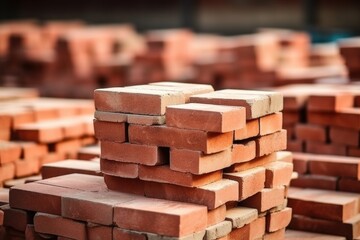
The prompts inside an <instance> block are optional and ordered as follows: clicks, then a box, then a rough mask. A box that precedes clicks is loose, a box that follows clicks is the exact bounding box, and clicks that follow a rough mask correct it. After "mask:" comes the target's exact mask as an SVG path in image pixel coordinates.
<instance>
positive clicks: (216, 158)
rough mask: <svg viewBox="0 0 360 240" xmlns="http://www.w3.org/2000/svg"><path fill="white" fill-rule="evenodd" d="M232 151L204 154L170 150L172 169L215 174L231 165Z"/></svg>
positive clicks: (185, 150)
mask: <svg viewBox="0 0 360 240" xmlns="http://www.w3.org/2000/svg"><path fill="white" fill-rule="evenodd" d="M231 163H232V161H231V150H230V148H229V149H226V150H224V151H221V152H217V153H212V154H204V153H203V152H201V151H192V150H187V149H176V148H172V149H170V169H172V170H174V171H179V172H189V173H192V174H204V173H209V172H214V171H217V170H220V169H223V168H225V167H229V166H230V165H231Z"/></svg>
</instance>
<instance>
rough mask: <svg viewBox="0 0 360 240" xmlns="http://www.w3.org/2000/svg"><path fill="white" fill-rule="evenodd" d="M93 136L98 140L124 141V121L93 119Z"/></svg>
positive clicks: (125, 138)
mask: <svg viewBox="0 0 360 240" xmlns="http://www.w3.org/2000/svg"><path fill="white" fill-rule="evenodd" d="M94 129H95V137H96V138H97V139H98V140H100V141H112V142H125V141H126V140H127V136H126V135H127V133H126V123H123V122H120V123H118V122H103V121H98V120H96V119H94Z"/></svg>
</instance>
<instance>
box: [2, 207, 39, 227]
mask: <svg viewBox="0 0 360 240" xmlns="http://www.w3.org/2000/svg"><path fill="white" fill-rule="evenodd" d="M1 210H2V211H3V212H4V223H3V225H4V226H5V227H11V228H13V229H15V230H17V231H21V232H25V229H26V226H27V224H29V223H32V219H33V217H34V216H33V215H34V214H33V213H30V212H26V211H24V210H21V209H14V208H10V206H9V205H4V206H1Z"/></svg>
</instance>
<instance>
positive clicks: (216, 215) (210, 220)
mask: <svg viewBox="0 0 360 240" xmlns="http://www.w3.org/2000/svg"><path fill="white" fill-rule="evenodd" d="M225 216H226V205H225V204H224V205H221V206H220V207H217V208H215V209H213V210H209V211H208V214H207V226H208V227H209V226H212V225H215V224H217V223H219V222H222V221H224V220H225Z"/></svg>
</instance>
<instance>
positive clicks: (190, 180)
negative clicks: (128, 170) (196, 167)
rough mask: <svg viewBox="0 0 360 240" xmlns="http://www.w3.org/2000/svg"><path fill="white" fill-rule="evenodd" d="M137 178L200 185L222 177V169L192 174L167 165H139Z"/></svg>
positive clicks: (184, 184)
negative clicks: (172, 168)
mask: <svg viewBox="0 0 360 240" xmlns="http://www.w3.org/2000/svg"><path fill="white" fill-rule="evenodd" d="M139 178H140V179H141V180H145V181H152V182H161V183H170V184H175V185H180V186H185V187H200V186H204V185H206V184H209V183H212V182H215V181H218V180H220V179H222V171H216V172H210V173H205V174H202V175H194V174H191V173H183V172H177V171H174V170H171V169H170V167H169V166H168V165H163V166H151V167H150V166H141V165H140V166H139Z"/></svg>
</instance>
